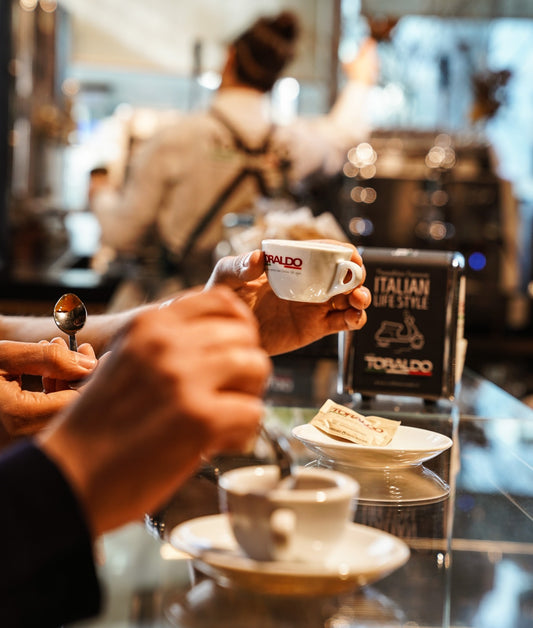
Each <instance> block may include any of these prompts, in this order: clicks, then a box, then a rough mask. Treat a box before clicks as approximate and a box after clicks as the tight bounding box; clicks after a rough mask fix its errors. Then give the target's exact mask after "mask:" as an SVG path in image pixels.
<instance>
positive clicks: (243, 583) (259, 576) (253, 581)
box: [170, 514, 409, 595]
mask: <svg viewBox="0 0 533 628" xmlns="http://www.w3.org/2000/svg"><path fill="white" fill-rule="evenodd" d="M345 534H346V536H345V539H344V542H343V543H342V545H341V547H339V549H338V550H337V551H336V552H335V554H334V555H333V556H332V557H331V559H330V560H329V561H328V564H327V565H313V564H308V563H296V562H260V561H255V560H252V559H250V558H248V557H246V556H245V555H244V554H243V553H242V551H241V550H240V548H239V547H238V546H237V543H236V541H235V539H234V537H233V533H232V531H231V527H230V524H229V520H228V517H227V515H225V514H222V515H210V516H207V517H199V518H198V519H192V520H191V521H186V522H185V523H182V524H180V525H178V526H177V527H176V528H174V529H173V530H172V532H171V534H170V543H171V544H172V545H173V546H174V547H175V548H177V549H179V550H181V551H184V552H186V553H187V554H189V555H190V556H191V557H192V559H193V561H194V564H195V566H196V568H197V569H198V570H199V571H201V572H202V573H204V574H206V575H208V576H211V577H213V578H215V580H216V581H217V582H218V583H219V584H221V585H224V586H231V585H236V586H239V587H242V588H246V589H251V590H254V591H259V592H261V593H270V594H281V595H335V594H337V593H340V592H342V591H347V590H350V589H354V588H356V587H360V586H363V585H366V584H369V583H371V582H374V581H376V580H378V579H380V578H383V577H385V576H386V575H387V574H389V573H391V572H392V571H394V570H395V569H398V568H399V567H401V566H402V565H403V564H404V563H406V562H407V560H408V558H409V548H408V546H407V545H406V544H405V543H404V542H403V541H402V540H401V539H399V538H397V537H395V536H393V535H391V534H388V533H387V532H383V531H381V530H378V529H377V528H371V527H368V526H363V525H360V524H356V523H351V524H349V525H348V527H347V528H346V533H345Z"/></svg>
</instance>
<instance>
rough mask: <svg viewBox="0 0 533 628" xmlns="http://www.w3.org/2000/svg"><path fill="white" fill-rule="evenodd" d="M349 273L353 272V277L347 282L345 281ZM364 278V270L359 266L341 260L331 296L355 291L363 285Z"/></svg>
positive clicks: (331, 289)
mask: <svg viewBox="0 0 533 628" xmlns="http://www.w3.org/2000/svg"><path fill="white" fill-rule="evenodd" d="M348 271H350V272H351V274H352V277H351V279H350V280H349V281H347V282H345V281H344V279H345V278H346V275H347V274H348ZM362 278H363V269H362V268H361V266H359V264H356V263H355V262H352V261H350V260H339V261H338V262H337V270H336V271H335V278H334V279H333V283H332V285H331V288H330V289H329V291H328V292H329V296H330V297H332V296H335V295H336V294H340V293H341V292H348V291H349V290H353V289H354V288H355V287H356V286H357V285H359V284H360V283H361V279H362Z"/></svg>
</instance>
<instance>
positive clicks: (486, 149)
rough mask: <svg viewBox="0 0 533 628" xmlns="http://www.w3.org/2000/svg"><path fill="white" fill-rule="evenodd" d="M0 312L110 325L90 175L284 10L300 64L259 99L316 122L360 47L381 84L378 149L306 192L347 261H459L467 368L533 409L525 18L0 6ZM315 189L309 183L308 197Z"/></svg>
mask: <svg viewBox="0 0 533 628" xmlns="http://www.w3.org/2000/svg"><path fill="white" fill-rule="evenodd" d="M0 6H1V14H0V46H1V49H0V61H1V76H0V187H1V189H2V192H3V194H2V197H1V198H0V228H1V231H0V232H1V236H0V280H1V283H2V286H1V293H0V311H1V312H2V313H12V312H13V313H49V310H50V306H51V304H52V303H53V302H54V301H55V299H56V298H57V296H58V291H59V290H63V289H64V288H68V289H69V290H72V291H77V292H78V293H79V294H80V296H82V298H84V299H85V300H86V301H87V302H88V305H89V309H90V311H93V312H95V311H99V310H104V309H105V307H106V302H107V300H108V299H109V297H110V295H111V294H112V292H113V290H114V287H115V285H114V282H115V279H114V278H113V277H110V276H106V274H105V273H99V272H97V271H95V270H94V269H93V268H91V265H90V259H91V258H92V256H93V255H94V253H95V251H96V250H97V248H98V244H99V228H98V223H97V221H96V220H95V218H94V216H93V214H92V213H91V211H90V210H89V208H88V200H87V199H88V186H89V178H90V172H91V171H92V170H93V169H94V168H98V167H102V166H105V167H106V168H107V169H108V172H109V176H110V177H112V179H113V181H114V182H115V183H116V184H117V185H120V183H121V182H122V181H123V180H124V178H125V177H126V175H127V172H128V166H129V163H130V161H131V158H132V155H133V154H134V152H135V150H136V149H137V148H138V146H139V145H140V144H141V143H142V142H143V141H146V140H147V139H148V138H149V137H151V136H152V135H153V134H154V133H155V131H156V130H157V129H158V128H160V126H161V125H163V124H165V123H167V122H168V121H170V120H172V119H173V118H175V117H176V116H179V115H182V113H186V112H189V111H192V110H195V109H198V108H201V107H203V106H205V104H206V103H207V102H208V101H209V99H210V97H211V95H212V93H213V90H215V89H216V88H217V87H218V84H219V80H220V76H219V74H218V71H219V69H220V66H221V64H222V62H223V55H224V51H225V45H226V43H227V42H228V41H229V40H231V38H232V37H233V36H235V35H236V34H237V33H238V32H239V31H240V30H241V29H242V28H244V27H245V26H246V25H247V24H249V23H250V22H251V21H252V20H253V19H255V18H256V17H258V16H259V15H261V14H264V13H275V12H277V11H279V10H281V9H284V8H290V9H293V10H294V11H296V12H297V13H298V14H299V16H300V18H301V20H302V24H303V33H302V38H301V42H300V46H299V48H300V50H299V54H298V56H297V58H296V60H295V61H294V62H293V63H292V64H291V66H290V67H289V69H288V71H287V72H286V76H284V77H283V78H282V79H281V80H280V81H279V82H278V84H277V85H276V87H275V89H274V91H273V93H272V100H273V104H274V106H275V109H276V112H277V116H278V118H279V120H281V121H283V120H290V119H291V118H292V117H293V116H295V115H313V114H320V113H322V112H325V111H327V110H328V109H329V107H330V105H331V104H332V103H333V102H334V100H335V97H336V95H337V93H338V91H339V89H340V88H341V87H342V82H343V80H344V78H343V74H342V72H341V65H342V62H343V61H344V60H346V59H349V58H350V57H351V56H353V54H354V53H355V52H356V51H357V48H358V46H359V45H360V43H361V41H362V40H363V39H364V38H365V37H367V36H368V35H372V36H373V37H374V38H375V39H377V41H378V42H379V43H378V52H379V58H380V73H379V79H378V81H377V83H376V84H375V85H374V87H373V88H372V92H371V96H370V98H371V105H372V106H371V112H372V120H371V123H372V129H373V131H372V135H371V137H370V139H369V141H368V142H366V143H364V144H361V145H359V146H354V147H353V149H352V150H351V151H350V152H348V153H347V155H346V163H345V166H344V169H343V171H342V172H341V173H339V174H338V176H335V177H332V178H331V180H328V181H320V182H317V186H316V190H313V193H312V194H310V196H309V199H308V201H309V206H310V207H311V209H312V211H313V212H314V213H315V214H319V213H320V212H323V211H329V212H332V213H333V214H334V215H335V216H336V218H337V220H338V222H339V224H340V225H341V226H342V228H343V229H344V231H345V233H346V235H347V237H348V238H349V239H350V240H351V241H352V242H353V243H354V244H356V245H361V246H366V247H368V246H380V247H412V248H421V249H434V250H454V251H460V252H461V253H463V255H464V256H465V259H466V275H467V300H466V336H467V338H468V340H469V348H468V353H467V366H471V367H472V368H473V369H475V370H476V371H478V372H480V373H481V374H483V375H485V376H486V377H487V378H488V379H490V380H492V381H494V382H495V383H497V384H499V385H501V386H502V387H504V388H505V389H507V390H508V391H509V392H511V393H512V394H513V395H515V396H516V397H518V398H521V399H526V400H527V399H528V398H529V396H530V395H531V394H532V393H533V359H532V358H533V310H532V299H533V263H532V252H533V2H531V1H529V0H492V1H491V2H473V1H465V0H461V1H458V0H402V2H398V1H397V0H367V1H363V0H292V1H283V0H255V1H254V2H249V1H248V0H225V1H224V2H217V1H215V0H196V1H195V2H194V3H191V2H184V1H179V0H151V2H149V3H147V2H144V1H143V0H91V1H90V2H87V0H1V5H0ZM318 183H319V184H318Z"/></svg>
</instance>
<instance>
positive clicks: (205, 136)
mask: <svg viewBox="0 0 533 628" xmlns="http://www.w3.org/2000/svg"><path fill="white" fill-rule="evenodd" d="M298 34H299V23H298V19H297V17H296V16H295V15H294V14H293V13H291V12H288V11H283V12H282V13H280V14H279V15H277V16H276V17H272V18H267V17H263V18H260V19H258V20H257V21H256V22H255V23H254V24H252V25H251V26H250V27H249V28H248V29H247V30H246V31H245V32H244V33H242V34H241V35H240V36H239V37H237V38H236V39H235V41H234V42H233V43H232V44H231V45H230V46H229V48H228V54H227V61H226V64H225V67H224V70H223V72H222V81H221V85H220V88H219V89H218V91H217V93H216V95H215V96H214V98H213V101H212V103H211V106H210V108H209V109H208V110H207V111H203V112H197V113H191V114H189V115H185V116H182V117H181V118H180V119H179V120H178V121H177V122H176V123H175V124H174V125H171V126H167V127H165V128H164V129H162V130H161V131H160V132H159V133H158V134H156V136H154V137H153V138H152V139H151V140H148V142H147V143H146V145H145V146H144V147H143V148H142V149H141V150H140V151H139V153H138V154H137V155H136V157H135V158H134V162H133V163H132V167H131V170H130V175H129V178H128V180H127V182H126V184H125V186H124V188H123V189H122V190H121V191H120V192H117V193H116V199H115V203H114V204H113V206H112V207H111V206H110V202H109V195H107V196H106V198H105V203H104V202H103V203H102V204H101V206H99V199H98V195H95V198H94V199H93V202H92V209H93V211H94V212H95V214H96V216H97V217H98V219H99V221H100V224H101V232H102V236H101V240H102V245H103V246H104V247H108V248H111V249H114V250H115V251H117V252H118V253H119V254H120V255H123V256H125V257H131V258H135V257H137V256H139V254H140V251H142V250H143V246H146V244H147V241H149V240H150V238H153V237H154V235H155V239H156V240H157V242H158V243H160V244H161V249H162V251H163V253H164V255H163V257H164V260H165V263H166V270H167V271H168V274H169V275H172V274H174V273H176V274H179V273H181V275H182V276H183V277H185V279H186V283H188V284H189V285H194V284H197V283H203V282H204V281H206V279H207V277H208V276H209V273H210V272H211V270H212V264H213V255H212V254H213V250H214V247H215V246H216V244H217V243H218V242H219V241H220V240H221V239H222V237H223V228H222V217H223V215H224V214H227V213H229V212H234V213H235V212H237V213H239V212H247V211H250V208H251V207H252V206H253V205H254V203H255V202H256V201H257V199H258V198H259V197H261V196H276V195H277V194H280V193H283V194H286V193H290V192H291V189H293V188H294V186H295V185H296V184H297V183H298V182H301V181H302V180H303V179H304V178H306V177H309V176H310V175H312V174H313V173H319V172H320V173H329V174H332V173H335V172H338V171H339V170H340V169H341V168H342V165H343V163H344V159H345V156H346V151H347V150H348V149H349V148H350V147H351V146H353V145H354V144H355V143H357V142H358V141H361V140H362V139H363V138H365V137H367V135H368V133H369V127H368V124H367V116H366V115H365V113H364V110H365V103H366V99H365V94H366V92H367V90H368V88H369V86H370V85H371V84H372V83H373V82H374V81H375V77H376V69H377V63H376V59H377V56H376V54H377V53H376V47H375V42H374V41H373V40H368V41H367V42H365V44H364V45H363V47H362V48H361V50H360V53H359V55H358V57H357V58H356V60H354V62H353V63H352V64H351V65H350V66H347V67H348V73H349V77H350V75H351V77H352V78H351V80H348V82H347V84H346V86H345V87H344V89H343V90H342V92H341V94H340V96H339V98H338V99H337V101H336V103H335V104H334V106H333V107H332V109H331V111H330V112H329V113H328V114H327V115H323V116H317V117H313V118H304V117H297V118H296V119H294V121H293V122H291V123H288V124H286V125H280V126H277V125H275V124H273V121H272V111H271V107H270V102H269V98H268V95H269V92H270V90H271V89H272V87H273V85H274V83H275V82H276V80H277V79H278V78H279V77H280V75H281V73H282V72H283V70H284V68H285V67H286V66H287V64H288V63H289V62H290V61H291V60H292V59H293V57H294V55H295V52H296V43H297V39H298ZM151 296H154V295H151Z"/></svg>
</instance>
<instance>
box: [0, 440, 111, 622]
mask: <svg viewBox="0 0 533 628" xmlns="http://www.w3.org/2000/svg"><path fill="white" fill-rule="evenodd" d="M0 509H1V514H0V626H5V627H6V628H7V627H9V628H22V627H24V628H26V627H27V628H36V626H39V628H48V627H50V628H57V627H58V626H60V625H61V624H63V623H67V622H72V621H75V620H79V619H84V618H86V617H90V616H93V615H95V614H97V613H98V611H99V609H100V604H101V592H100V587H99V583H98V579H97V575H96V570H95V565H94V560H93V551H92V543H91V538H90V535H89V531H88V529H87V526H86V523H85V520H84V517H83V513H82V512H81V508H80V505H79V503H78V501H77V498H76V497H75V495H74V493H73V492H72V489H71V488H70V486H69V484H68V483H67V481H66V480H65V478H64V477H63V475H62V474H61V473H60V471H59V469H58V468H57V467H56V466H55V464H54V463H53V462H52V461H51V460H50V459H49V458H47V457H46V455H45V454H44V453H43V452H42V451H41V450H40V449H39V448H38V447H37V446H35V445H34V444H33V443H32V442H31V441H25V442H21V443H19V444H17V445H15V446H13V447H11V448H9V449H8V450H6V451H5V452H4V453H2V455H1V456H0Z"/></svg>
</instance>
